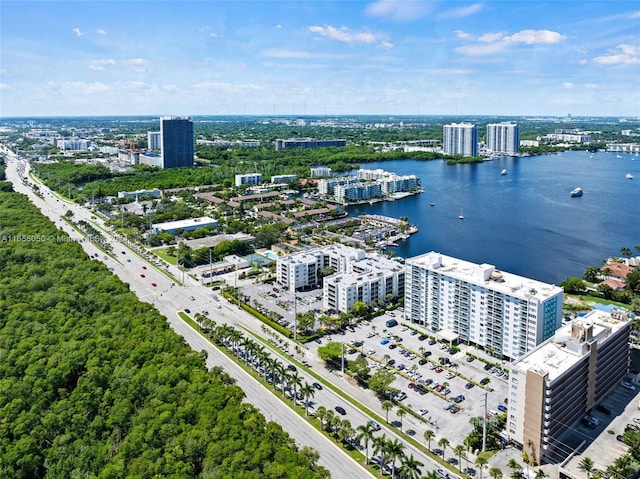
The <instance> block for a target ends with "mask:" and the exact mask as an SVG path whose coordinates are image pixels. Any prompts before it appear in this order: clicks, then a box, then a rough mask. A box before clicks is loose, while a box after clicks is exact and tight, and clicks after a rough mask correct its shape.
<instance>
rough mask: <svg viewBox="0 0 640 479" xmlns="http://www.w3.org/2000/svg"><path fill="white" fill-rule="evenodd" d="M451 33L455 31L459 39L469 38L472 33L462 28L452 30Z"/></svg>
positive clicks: (471, 36)
mask: <svg viewBox="0 0 640 479" xmlns="http://www.w3.org/2000/svg"><path fill="white" fill-rule="evenodd" d="M453 33H455V34H456V37H458V38H459V39H460V40H471V39H472V38H473V35H471V34H470V33H467V32H464V31H462V30H454V32H453Z"/></svg>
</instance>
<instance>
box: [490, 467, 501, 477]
mask: <svg viewBox="0 0 640 479" xmlns="http://www.w3.org/2000/svg"><path fill="white" fill-rule="evenodd" d="M489 475H490V476H491V477H492V478H493V479H502V470H501V469H500V468H499V467H492V468H491V469H489Z"/></svg>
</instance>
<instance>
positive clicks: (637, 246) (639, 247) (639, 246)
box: [633, 244, 640, 254]
mask: <svg viewBox="0 0 640 479" xmlns="http://www.w3.org/2000/svg"><path fill="white" fill-rule="evenodd" d="M633 249H634V250H636V251H637V252H638V254H640V244H637V245H635V246H634V247H633Z"/></svg>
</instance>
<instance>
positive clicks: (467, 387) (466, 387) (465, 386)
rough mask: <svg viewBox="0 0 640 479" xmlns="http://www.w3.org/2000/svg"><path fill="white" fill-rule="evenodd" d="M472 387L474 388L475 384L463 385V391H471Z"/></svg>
mask: <svg viewBox="0 0 640 479" xmlns="http://www.w3.org/2000/svg"><path fill="white" fill-rule="evenodd" d="M473 386H475V384H473V383H467V384H465V385H464V388H465V389H471V388H472V387H473Z"/></svg>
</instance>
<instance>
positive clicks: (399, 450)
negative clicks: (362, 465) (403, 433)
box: [387, 439, 404, 477]
mask: <svg viewBox="0 0 640 479" xmlns="http://www.w3.org/2000/svg"><path fill="white" fill-rule="evenodd" d="M387 454H388V455H389V457H390V458H391V460H392V463H391V477H395V475H396V460H397V459H399V458H401V457H403V456H404V444H403V443H402V442H400V441H399V440H398V439H394V440H393V441H389V442H388V443H387Z"/></svg>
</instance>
